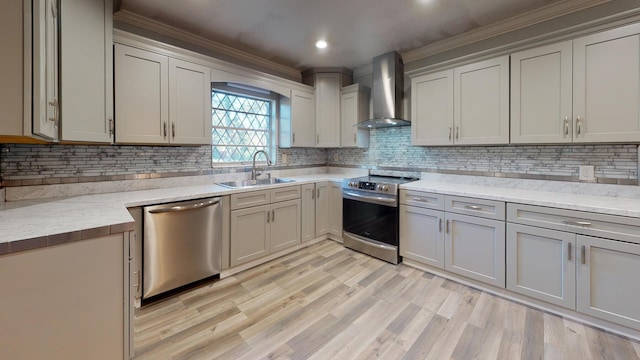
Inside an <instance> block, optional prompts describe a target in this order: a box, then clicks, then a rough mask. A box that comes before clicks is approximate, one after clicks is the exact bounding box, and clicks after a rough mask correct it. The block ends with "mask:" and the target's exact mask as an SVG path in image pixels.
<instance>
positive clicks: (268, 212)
mask: <svg viewBox="0 0 640 360" xmlns="http://www.w3.org/2000/svg"><path fill="white" fill-rule="evenodd" d="M270 215H271V211H269V210H267V224H268V223H269V216H270Z"/></svg>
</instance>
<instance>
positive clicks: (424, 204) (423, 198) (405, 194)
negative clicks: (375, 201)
mask: <svg viewBox="0 0 640 360" xmlns="http://www.w3.org/2000/svg"><path fill="white" fill-rule="evenodd" d="M400 203H401V204H405V205H412V206H417V207H421V208H426V209H433V210H444V195H442V194H434V193H428V192H422V191H413V190H400Z"/></svg>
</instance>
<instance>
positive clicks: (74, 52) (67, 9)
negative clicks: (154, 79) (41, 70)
mask: <svg viewBox="0 0 640 360" xmlns="http://www.w3.org/2000/svg"><path fill="white" fill-rule="evenodd" d="M112 28H113V4H112V1H111V0H61V1H60V48H59V49H60V118H61V140H64V141H91V142H105V143H110V142H112V141H113V126H114V124H113V41H112Z"/></svg>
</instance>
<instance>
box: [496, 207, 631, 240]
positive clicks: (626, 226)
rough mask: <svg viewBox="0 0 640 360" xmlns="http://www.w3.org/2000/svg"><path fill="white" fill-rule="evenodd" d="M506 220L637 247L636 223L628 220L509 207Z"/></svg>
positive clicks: (561, 210)
mask: <svg viewBox="0 0 640 360" xmlns="http://www.w3.org/2000/svg"><path fill="white" fill-rule="evenodd" d="M507 220H508V221H509V222H512V223H518V224H524V225H532V226H538V227H544V228H549V229H555V230H561V231H568V232H573V233H577V234H583V235H591V236H596V237H604V238H609V239H613V240H621V241H629V242H633V243H637V244H640V219H636V218H631V217H625V216H616V215H606V214H596V213H590V212H584V211H577V210H566V209H556V208H549V207H544V206H534V205H524V204H514V203H509V204H508V205H507Z"/></svg>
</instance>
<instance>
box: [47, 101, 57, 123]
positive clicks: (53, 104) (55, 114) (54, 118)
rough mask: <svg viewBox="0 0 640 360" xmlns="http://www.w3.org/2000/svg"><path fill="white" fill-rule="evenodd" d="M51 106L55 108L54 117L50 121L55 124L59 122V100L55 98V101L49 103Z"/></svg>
mask: <svg viewBox="0 0 640 360" xmlns="http://www.w3.org/2000/svg"><path fill="white" fill-rule="evenodd" d="M49 105H50V106H53V117H50V118H49V121H53V122H54V123H55V122H57V121H58V98H53V100H51V101H49Z"/></svg>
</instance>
